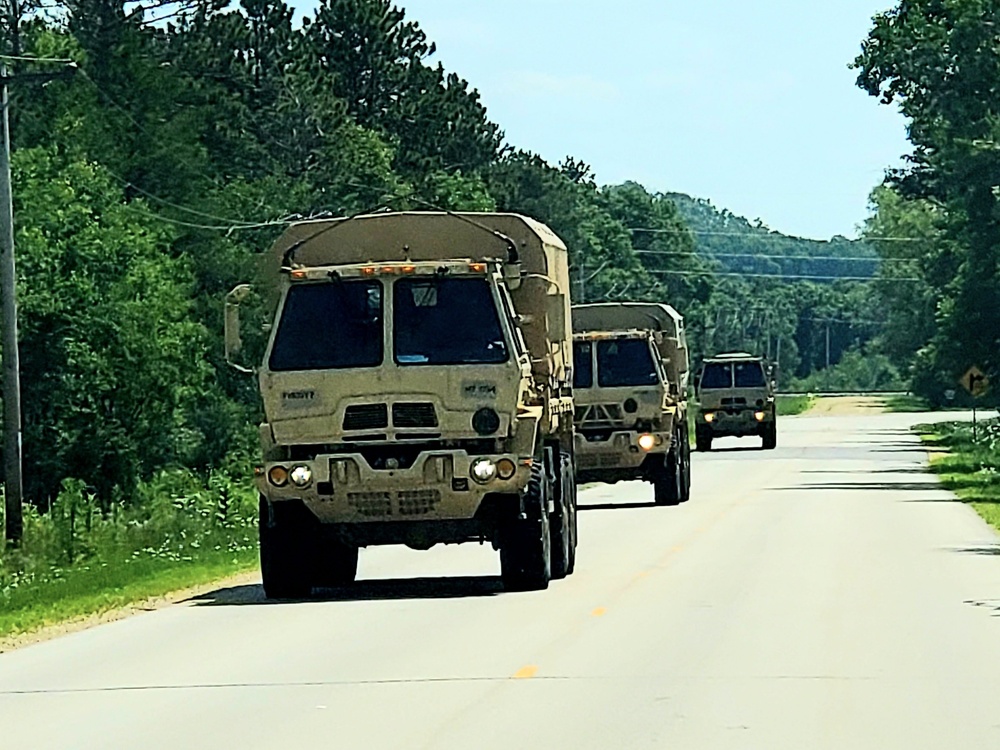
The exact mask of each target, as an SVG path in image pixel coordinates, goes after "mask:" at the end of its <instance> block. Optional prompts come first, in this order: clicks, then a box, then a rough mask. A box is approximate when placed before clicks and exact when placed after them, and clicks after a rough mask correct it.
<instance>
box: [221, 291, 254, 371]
mask: <svg viewBox="0 0 1000 750" xmlns="http://www.w3.org/2000/svg"><path fill="white" fill-rule="evenodd" d="M251 291H253V287H251V286H250V285H249V284H240V285H239V286H238V287H236V288H235V289H233V291H231V292H230V293H229V294H227V295H226V303H225V308H224V319H223V324H224V327H225V333H224V339H225V346H226V362H227V363H228V364H229V365H230V366H231V367H233V368H234V369H236V370H239V371H240V372H246V373H252V372H253V370H252V369H251V368H249V367H244V366H243V365H241V364H239V363H238V362H237V361H236V357H237V356H238V355H239V353H240V352H241V351H242V350H243V339H242V338H241V337H240V303H241V302H242V301H243V300H245V299H246V298H247V297H248V296H249V295H250V292H251Z"/></svg>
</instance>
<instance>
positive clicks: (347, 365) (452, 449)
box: [226, 213, 577, 598]
mask: <svg viewBox="0 0 1000 750" xmlns="http://www.w3.org/2000/svg"><path fill="white" fill-rule="evenodd" d="M273 265H274V269H273V270H274V280H275V284H276V285H277V290H278V292H279V302H278V307H277V312H276V315H275V317H274V324H273V330H272V332H271V334H270V339H269V342H268V345H267V351H266V354H265V356H264V359H263V362H262V363H261V365H260V367H259V384H260V391H261V394H262V397H263V404H264V412H265V422H264V423H263V424H262V425H261V426H260V439H261V447H262V452H263V461H262V463H261V465H260V466H259V467H258V469H257V471H256V475H257V479H256V481H257V487H258V489H259V491H260V558H261V572H262V576H263V583H264V591H265V593H266V594H267V596H268V597H278V598H285V597H300V596H305V595H307V594H309V593H310V591H311V589H312V588H313V587H322V586H330V585H340V584H345V583H349V582H351V581H353V580H354V578H355V576H356V573H357V564H358V549H359V548H360V547H366V546H370V545H384V544H405V545H408V546H409V547H412V548H414V549H428V548H430V547H432V546H433V545H436V544H442V543H443V544H457V543H462V542H481V543H482V542H489V543H491V544H492V545H493V546H494V548H496V549H498V550H499V552H500V567H501V575H502V579H503V582H504V585H505V587H507V588H508V589H515V590H516V589H522V590H523V589H542V588H545V587H546V586H547V585H548V582H549V580H550V578H558V577H561V576H565V575H567V574H569V573H571V572H572V571H573V567H574V564H575V555H576V552H575V550H576V537H577V531H576V529H577V524H576V483H575V480H574V463H573V451H574V445H573V399H572V381H571V377H572V374H571V373H572V341H571V332H570V328H569V316H570V300H569V268H568V258H567V252H566V247H565V245H563V243H562V242H561V241H560V239H559V238H558V237H557V236H556V235H555V234H554V233H553V232H552V231H551V230H549V229H548V228H547V227H545V226H544V225H542V224H540V223H538V222H536V221H533V220H532V219H529V218H526V217H523V216H517V215H512V214H453V213H387V214H377V215H367V216H356V217H352V218H347V219H339V220H323V221H306V222H302V223H298V224H295V225H292V226H291V227H290V228H289V229H288V230H287V231H286V232H285V233H284V234H283V235H282V236H281V237H280V238H279V239H278V241H277V242H276V244H275V245H274V248H273ZM248 294H249V288H248V287H247V286H245V285H244V286H241V287H238V288H237V289H235V290H234V291H233V292H231V293H230V295H229V298H228V300H227V310H226V348H227V356H228V357H229V358H230V360H231V361H233V360H235V359H236V358H237V357H238V356H239V351H240V349H241V347H242V341H241V338H240V331H239V303H240V301H241V300H242V299H245V298H246V297H247V295H248Z"/></svg>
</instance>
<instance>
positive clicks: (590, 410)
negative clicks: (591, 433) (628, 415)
mask: <svg viewBox="0 0 1000 750" xmlns="http://www.w3.org/2000/svg"><path fill="white" fill-rule="evenodd" d="M622 420H623V416H622V407H621V405H620V404H591V405H589V406H579V407H577V409H576V421H577V423H579V424H583V423H585V422H594V423H600V424H611V423H619V422H621V421H622Z"/></svg>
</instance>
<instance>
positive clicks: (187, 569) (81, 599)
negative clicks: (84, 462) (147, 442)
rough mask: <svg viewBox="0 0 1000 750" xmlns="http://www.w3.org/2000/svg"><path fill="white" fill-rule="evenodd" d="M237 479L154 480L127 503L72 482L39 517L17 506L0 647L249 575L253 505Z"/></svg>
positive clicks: (0, 596) (182, 476) (1, 600)
mask: <svg viewBox="0 0 1000 750" xmlns="http://www.w3.org/2000/svg"><path fill="white" fill-rule="evenodd" d="M242 475H243V472H241V471H238V470H235V471H234V470H233V469H232V468H231V469H228V470H219V471H214V472H211V473H210V474H209V475H208V476H207V477H202V476H199V475H196V474H194V473H193V472H190V471H188V470H185V469H174V470H169V471H163V472H161V473H159V474H157V475H156V476H155V477H154V478H153V479H151V480H150V481H149V482H147V483H145V484H143V485H141V486H140V487H139V488H138V490H137V492H136V493H135V496H134V497H133V498H132V499H131V500H130V502H128V503H126V502H122V501H121V500H120V499H114V500H108V501H104V500H102V499H101V498H98V497H97V496H96V495H94V494H93V493H92V492H89V491H88V490H87V488H86V487H85V486H84V484H83V483H82V482H80V481H78V480H72V479H71V480H66V481H65V482H63V488H62V492H60V494H59V496H58V498H56V500H55V501H54V502H53V503H52V505H51V507H50V508H47V509H45V511H44V512H39V511H38V510H37V509H35V508H34V507H32V506H26V507H25V510H24V538H23V541H22V544H21V545H20V546H19V547H18V548H16V549H2V548H0V638H2V637H5V636H10V635H16V634H20V633H25V632H30V631H32V630H35V629H37V628H40V627H43V626H45V625H50V624H54V623H58V622H62V621H65V620H67V619H72V618H77V617H82V616H87V615H93V614H98V613H101V612H105V611H108V610H111V609H115V608H118V607H122V606H125V605H128V604H132V603H135V602H138V601H142V600H143V599H147V598H150V597H156V596H162V595H164V594H167V593H169V592H171V591H176V590H178V589H183V588H188V587H190V586H194V585H198V584H202V583H207V582H210V581H212V580H217V579H218V578H221V577H225V576H226V575H229V574H232V573H236V572H239V571H242V570H247V569H250V568H252V567H254V566H255V565H256V558H257V532H256V513H257V497H256V493H255V492H254V490H253V487H252V485H251V483H250V482H249V481H244V480H242V479H241V478H240V477H241V476H242Z"/></svg>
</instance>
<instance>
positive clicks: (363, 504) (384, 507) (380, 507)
mask: <svg viewBox="0 0 1000 750" xmlns="http://www.w3.org/2000/svg"><path fill="white" fill-rule="evenodd" d="M347 502H348V503H349V504H350V506H351V507H352V508H354V510H356V511H357V512H358V513H360V514H361V515H362V516H369V517H376V516H391V515H392V500H390V499H389V493H388V492H348V493H347Z"/></svg>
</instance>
